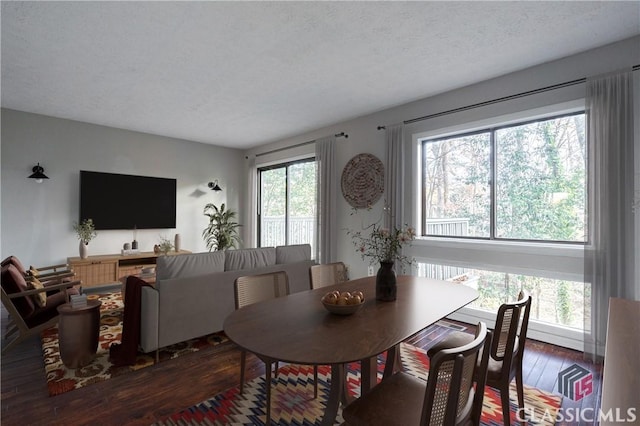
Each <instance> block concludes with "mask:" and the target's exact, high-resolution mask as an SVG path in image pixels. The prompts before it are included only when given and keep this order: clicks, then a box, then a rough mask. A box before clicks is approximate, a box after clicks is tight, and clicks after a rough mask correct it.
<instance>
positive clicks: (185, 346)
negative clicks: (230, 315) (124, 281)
mask: <svg viewBox="0 0 640 426" xmlns="http://www.w3.org/2000/svg"><path fill="white" fill-rule="evenodd" d="M87 298H88V299H99V300H100V301H101V302H102V305H101V306H100V340H99V343H98V351H97V352H96V358H95V359H94V360H93V361H92V362H91V363H90V364H89V365H87V366H84V367H81V368H76V369H75V370H74V369H69V368H67V367H65V366H64V364H63V363H62V360H61V358H60V349H59V346H58V326H55V327H52V328H50V329H48V330H45V331H43V332H42V335H41V339H42V352H43V356H44V369H45V373H46V375H47V386H48V388H49V395H50V396H54V395H60V394H61V393H64V392H68V391H70V390H73V389H79V388H81V387H84V386H87V385H90V384H92V383H97V382H102V381H105V380H108V379H110V378H111V377H116V376H120V375H122V374H127V373H129V372H131V371H136V370H139V369H141V368H144V367H148V366H151V365H154V364H155V352H153V353H150V354H143V353H138V357H137V360H136V363H135V364H134V365H131V366H122V367H115V366H113V365H112V364H111V362H109V346H111V344H112V343H120V341H121V339H122V314H123V309H124V304H123V302H122V295H121V293H120V292H119V291H118V292H114V293H109V294H89V295H88V296H87ZM228 341H229V340H228V339H227V338H226V337H225V336H224V335H223V334H222V333H216V334H211V335H208V336H204V337H201V338H198V339H192V340H188V341H186V342H182V343H178V344H175V345H172V346H168V347H166V348H163V349H161V350H160V362H162V361H166V360H169V359H174V358H177V357H179V356H182V355H185V354H188V353H193V352H196V351H199V350H201V349H204V348H210V347H213V346H217V345H219V344H221V343H224V342H228Z"/></svg>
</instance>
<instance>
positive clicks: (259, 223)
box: [256, 156, 317, 247]
mask: <svg viewBox="0 0 640 426" xmlns="http://www.w3.org/2000/svg"><path fill="white" fill-rule="evenodd" d="M315 162H316V157H315V156H313V157H305V158H301V159H297V160H289V161H284V162H278V163H273V164H269V165H265V166H258V167H257V168H256V172H257V174H258V178H257V184H258V191H257V197H256V198H257V206H256V207H257V208H256V232H257V235H256V242H257V244H256V246H257V247H262V220H261V218H262V172H264V171H269V170H275V169H282V168H284V169H285V182H286V190H285V216H284V221H285V224H284V233H285V237H284V240H285V243H284V244H289V194H290V185H289V167H290V166H293V165H296V164H303V163H315ZM316 179H317V175H316ZM316 202H317V200H316ZM316 210H317V209H316Z"/></svg>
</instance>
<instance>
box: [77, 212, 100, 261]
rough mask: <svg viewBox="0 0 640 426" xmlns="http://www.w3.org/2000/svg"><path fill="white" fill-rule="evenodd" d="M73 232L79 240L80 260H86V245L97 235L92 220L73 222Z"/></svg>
mask: <svg viewBox="0 0 640 426" xmlns="http://www.w3.org/2000/svg"><path fill="white" fill-rule="evenodd" d="M73 230H74V231H76V234H77V235H78V239H79V240H80V258H81V259H86V258H87V245H88V244H89V241H91V240H93V239H94V238H95V237H96V236H98V233H97V232H96V227H95V225H94V224H93V219H85V220H83V221H82V222H75V223H74V224H73Z"/></svg>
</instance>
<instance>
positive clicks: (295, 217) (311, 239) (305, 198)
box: [258, 158, 316, 253]
mask: <svg viewBox="0 0 640 426" xmlns="http://www.w3.org/2000/svg"><path fill="white" fill-rule="evenodd" d="M258 178H259V189H260V190H259V194H258V206H259V208H258V246H259V247H274V246H278V245H285V244H311V252H312V253H315V225H316V163H315V160H314V159H313V158H311V159H305V160H301V161H295V162H289V163H281V164H276V165H272V166H269V167H262V168H260V169H258Z"/></svg>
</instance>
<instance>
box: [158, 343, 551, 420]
mask: <svg viewBox="0 0 640 426" xmlns="http://www.w3.org/2000/svg"><path fill="white" fill-rule="evenodd" d="M401 350H402V352H401V354H402V363H403V368H404V370H405V371H408V372H410V373H411V374H414V375H415V376H417V377H422V378H426V377H427V375H428V370H429V359H428V357H427V354H426V352H425V351H424V350H423V349H420V348H416V347H414V346H411V345H408V344H405V343H403V344H402V347H401ZM383 370H384V357H379V359H378V378H379V379H381V378H382V372H383ZM330 376H331V372H330V368H329V367H328V366H320V367H319V368H318V399H314V398H313V368H312V367H309V366H299V365H284V366H283V367H281V368H280V369H279V370H278V378H277V379H274V383H273V384H272V388H271V392H272V393H271V395H272V397H271V398H272V399H271V418H272V421H273V422H274V423H276V424H278V425H282V426H288V425H292V426H293V425H309V426H310V425H315V424H319V423H320V420H321V419H322V414H323V413H324V407H325V404H326V400H327V398H328V395H329V386H328V380H329V378H330ZM347 382H348V391H349V393H350V394H351V395H353V396H358V395H359V385H360V372H359V365H358V364H357V363H352V364H350V365H349V368H348V374H347ZM264 385H265V383H264V377H259V378H256V379H254V380H252V381H251V382H248V383H246V384H245V391H244V394H243V395H240V394H239V392H238V388H237V387H235V388H232V389H229V390H227V391H225V392H223V393H221V394H218V395H216V396H214V397H213V398H211V399H208V400H206V401H203V402H201V403H199V404H197V405H194V406H193V407H189V408H187V409H186V410H183V411H181V412H179V413H176V414H174V415H172V416H170V417H168V418H167V419H165V420H164V421H161V422H158V423H156V426H176V425H180V426H186V425H190V426H193V425H207V426H210V425H229V424H232V425H264V424H265V397H264V395H265V387H264ZM511 387H512V388H511V392H510V394H509V396H510V398H511V423H512V424H513V423H515V421H516V409H517V408H516V405H517V402H516V398H517V397H516V390H515V384H512V385H511ZM524 398H525V407H526V411H527V412H530V411H531V410H533V411H535V416H534V417H533V419H535V420H532V419H529V420H528V422H527V424H529V425H545V426H550V425H553V424H554V421H553V419H555V418H556V415H557V413H558V409H559V408H560V406H561V403H562V397H561V396H557V395H552V394H550V393H547V392H544V391H541V390H539V389H535V388H532V387H529V386H526V385H525V387H524ZM342 421H343V419H342V415H341V412H340V411H339V412H338V417H337V419H336V423H335V424H336V425H338V424H341V423H342ZM502 424H503V422H502V407H501V405H500V395H499V394H498V392H497V391H495V390H493V389H492V388H489V387H487V388H486V390H485V397H484V406H483V409H482V425H483V426H498V425H502ZM516 424H517V423H516Z"/></svg>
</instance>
